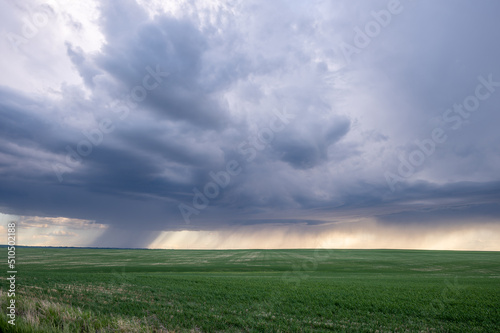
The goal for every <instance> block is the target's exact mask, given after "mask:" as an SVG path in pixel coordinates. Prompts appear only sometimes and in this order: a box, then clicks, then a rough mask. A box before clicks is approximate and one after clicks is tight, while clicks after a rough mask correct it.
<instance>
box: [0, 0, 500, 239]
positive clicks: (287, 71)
mask: <svg viewBox="0 0 500 333" xmlns="http://www.w3.org/2000/svg"><path fill="white" fill-rule="evenodd" d="M401 4H402V8H403V10H402V12H401V13H400V14H398V15H397V16H394V17H393V19H392V21H391V23H390V24H389V25H388V26H387V27H384V28H383V29H382V30H381V32H380V34H378V35H377V36H375V37H374V38H373V39H372V41H371V43H370V45H368V46H367V47H366V48H363V49H362V50H361V51H360V52H359V54H355V55H354V56H353V59H352V62H351V63H349V64H348V65H346V64H345V59H344V57H343V54H342V53H341V52H340V51H339V48H338V46H339V45H340V43H341V42H345V43H351V44H352V43H354V41H353V38H354V36H355V30H354V29H355V27H360V28H361V29H363V28H364V26H365V24H366V23H367V22H369V21H370V20H374V18H373V15H372V14H370V13H371V12H372V11H380V10H383V9H385V8H387V2H386V1H375V2H362V3H353V4H340V3H323V2H320V1H318V2H313V3H309V4H300V3H295V2H291V3H288V2H286V3H285V2H273V3H265V2H259V1H252V2H236V3H234V4H232V5H227V6H225V5H222V4H221V6H220V7H219V8H217V9H215V8H210V7H208V6H203V5H200V6H199V7H198V8H196V6H195V5H193V4H189V3H186V4H185V8H184V9H185V10H183V11H181V12H177V13H176V14H173V13H171V12H168V11H163V10H157V9H154V8H146V6H142V5H139V4H138V3H136V2H135V1H132V0H130V1H120V2H117V1H102V2H100V3H99V16H98V17H96V18H95V20H94V23H95V24H96V26H97V27H98V28H99V30H100V31H101V33H102V35H103V38H104V42H103V44H102V45H101V46H100V47H99V48H97V49H92V50H90V49H88V47H86V46H85V43H83V42H82V41H81V39H78V38H77V36H76V34H77V32H75V31H78V33H80V32H82V31H86V29H90V28H89V27H88V26H87V25H86V24H89V23H82V22H79V21H78V19H76V18H72V19H71V20H69V21H64V20H63V21H58V22H57V23H54V24H60V25H61V27H62V28H61V30H62V31H63V32H65V33H67V34H66V35H64V36H65V37H64V38H63V37H60V38H59V39H57V40H54V45H52V46H51V48H53V49H56V50H57V52H58V53H57V57H55V56H54V55H53V54H43V53H42V54H40V55H37V54H32V55H29V56H26V55H23V57H22V58H19V59H22V60H18V61H19V63H20V62H21V61H23V62H25V63H27V64H29V66H33V68H39V67H40V66H39V65H38V64H39V63H40V61H41V60H40V58H39V57H44V59H47V61H48V62H50V61H52V63H50V64H49V65H48V66H49V67H50V68H57V66H58V62H59V60H58V59H65V61H67V63H68V64H69V65H68V66H70V67H71V66H72V70H73V71H74V72H73V73H72V75H73V76H70V75H68V76H67V77H66V76H64V77H63V76H61V77H58V80H60V81H59V82H58V85H57V86H54V85H53V84H52V83H51V84H50V85H49V84H48V83H44V82H45V81H43V80H42V79H40V78H41V77H44V76H43V75H42V74H40V73H39V72H38V71H34V72H33V74H32V75H33V79H32V81H36V83H37V84H40V85H41V86H42V87H45V88H44V89H45V90H43V92H42V93H40V91H38V92H37V91H36V90H28V88H26V90H23V89H20V88H19V86H21V83H22V82H25V81H22V80H27V79H26V75H24V76H21V75H20V76H19V77H15V76H14V74H15V73H13V72H12V71H10V72H8V73H10V74H9V75H12V77H11V78H9V80H3V81H1V82H0V84H1V86H0V142H1V145H0V174H1V177H0V187H1V188H2V191H1V193H0V210H1V211H2V212H5V213H10V214H19V215H25V216H26V215H32V216H42V217H43V216H62V217H68V218H79V219H85V220H95V221H96V222H97V223H104V224H109V225H110V226H111V227H110V228H109V229H108V230H107V232H106V233H105V234H104V235H103V236H102V239H100V240H98V241H96V242H97V243H98V244H104V243H105V240H106V239H107V238H106V237H108V239H110V238H109V237H111V236H110V235H112V234H113V233H114V234H115V235H116V237H115V238H114V240H113V244H115V245H119V244H125V245H126V246H128V245H127V244H131V243H133V245H134V246H140V247H144V246H147V245H148V243H149V242H151V241H152V240H154V237H155V233H157V232H158V231H161V230H183V229H193V230H214V229H223V228H230V227H235V226H239V225H247V226H248V225H256V224H273V223H277V224H285V225H286V224H297V225H299V224H300V225H302V224H306V225H309V226H311V227H314V226H315V225H322V226H324V225H330V224H331V223H333V221H340V220H342V219H356V218H375V219H377V221H378V223H381V224H394V223H395V224H402V225H403V224H404V223H408V224H418V223H422V225H426V226H428V227H429V228H430V227H432V221H434V222H435V223H442V224H447V225H450V224H453V223H454V222H453V221H455V220H457V219H459V220H460V221H461V222H460V223H471V224H472V223H474V221H475V220H477V219H480V220H488V221H490V220H491V221H494V220H496V221H498V219H499V216H500V215H499V209H500V208H499V207H500V202H499V198H500V196H499V192H500V185H499V183H498V182H499V181H500V180H499V179H498V166H499V165H500V150H499V148H498V147H499V146H500V145H498V143H499V142H500V134H499V132H498V131H497V130H496V126H497V124H498V121H499V120H500V118H499V117H500V116H499V113H498V108H499V105H500V104H499V103H500V89H499V91H497V92H494V93H492V94H491V97H489V98H488V99H487V100H485V101H484V102H483V101H482V102H481V105H480V108H479V109H478V110H477V111H476V112H474V113H471V114H470V117H468V118H466V119H463V124H462V125H461V126H460V128H458V129H453V128H451V126H450V123H446V122H445V121H444V120H443V113H444V112H445V111H446V110H447V109H449V108H452V107H453V105H454V104H456V103H463V101H464V99H465V98H466V97H467V96H468V95H470V94H473V93H474V89H475V87H476V86H477V84H478V77H479V76H483V77H488V75H490V74H491V75H492V77H493V78H494V80H496V81H500V72H498V70H497V69H498V59H499V56H500V47H499V46H498V43H494V42H493V40H492V39H491V37H489V36H492V34H493V35H494V32H495V31H497V30H498V28H499V24H500V23H498V20H497V19H496V16H495V13H497V12H498V9H499V8H498V7H499V5H498V4H497V3H496V2H495V1H484V2H482V3H481V4H476V3H472V2H471V1H465V0H464V1H458V2H453V3H452V2H451V1H445V2H441V3H439V4H437V3H433V2H430V1H423V2H418V3H414V2H409V1H401ZM8 8H10V7H8ZM9 10H11V11H12V13H14V14H15V15H18V16H19V17H21V16H22V15H24V14H23V12H22V11H20V10H18V9H16V10H14V9H12V8H11V9H9ZM54 10H55V11H56V13H55V17H62V16H63V15H62V13H58V12H57V10H58V9H57V8H55V9H54ZM277 11H279V12H280V15H276V12H277ZM0 15H3V14H0ZM19 21H20V19H19V20H18V21H16V20H15V19H12V20H8V21H6V22H7V23H6V28H7V29H8V30H10V31H19V29H18V28H16V26H15V22H19ZM423 22H425V24H423ZM74 26H78V27H79V28H78V29H76V30H75V29H74ZM15 29H17V30H15ZM47 29H48V30H47V31H49V28H47ZM64 29H67V30H64ZM54 30H57V29H55V28H54ZM50 31H51V33H52V30H50ZM70 31H71V33H69V32H70ZM51 36H52V35H51ZM42 37H43V36H41V37H40V39H38V40H33V44H31V45H28V46H29V47H35V46H36V45H39V44H40V45H41V46H40V47H41V48H40V50H41V51H44V50H46V49H50V48H49V42H50V41H48V40H45V39H44V38H45V37H44V38H42ZM4 42H5V41H4ZM28 46H27V47H28ZM12 52H14V51H11V50H10V51H9V50H6V51H2V53H5V56H6V59H9V61H10V62H11V63H13V64H16V66H17V63H16V62H15V60H14V59H15V57H14V56H13V53H12ZM54 52H56V51H54ZM54 54H55V53H54ZM60 66H61V68H63V67H62V66H63V65H60ZM64 66H66V65H64ZM15 68H18V67H15ZM64 68H66V67H64ZM148 68H149V69H150V70H160V71H162V72H164V73H168V76H166V75H165V76H164V77H162V80H161V82H158V83H159V84H158V86H157V87H155V88H154V89H151V90H147V96H146V97H145V98H144V100H143V101H141V102H138V103H136V104H137V106H136V107H129V113H128V115H127V116H126V117H120V116H122V115H123V112H122V111H123V108H124V107H125V106H124V105H126V103H127V102H126V99H127V95H129V94H130V93H131V91H133V89H134V87H136V86H138V85H139V86H140V85H141V84H143V82H144V78H145V76H146V75H151V74H150V71H149V70H148ZM3 69H4V70H5V71H6V72H7V70H8V68H7V67H4V68H3ZM44 75H45V74H44ZM75 78H76V79H75ZM16 80H20V81H19V83H18V82H17V81H16ZM54 80H55V79H54ZM26 82H27V81H26ZM150 82H155V81H150ZM54 87H56V88H54ZM30 89H31V88H30ZM276 111H278V112H288V113H289V114H292V115H293V119H291V120H290V121H289V122H285V123H283V124H282V125H283V126H282V127H280V130H276V131H274V132H272V137H269V135H268V134H269V129H270V128H272V125H270V124H272V122H273V121H277V120H276V115H275V113H276ZM104 120H109V121H110V122H111V123H112V125H113V130H112V132H111V133H107V134H106V133H105V134H103V136H102V140H100V141H102V142H100V143H99V144H94V145H93V146H92V152H91V153H90V154H88V156H83V157H82V158H81V161H79V162H75V163H68V147H69V149H71V150H72V151H77V150H78V144H79V143H81V142H83V141H85V140H87V141H89V140H90V139H89V138H88V136H89V135H91V134H89V133H95V130H96V129H98V128H99V124H100V123H101V122H102V121H104ZM278 121H279V119H278ZM276 124H277V123H276ZM436 127H441V128H442V129H444V131H445V134H446V135H447V140H446V142H444V143H441V144H438V145H436V147H435V151H434V152H433V153H432V155H430V156H429V157H427V158H426V160H425V162H424V163H423V164H422V165H420V166H418V167H415V170H414V172H413V174H412V175H411V176H410V177H402V178H401V180H400V181H399V182H398V184H397V186H396V191H395V192H392V191H391V189H390V188H389V186H388V185H387V183H386V179H385V177H384V173H385V172H387V171H391V172H397V169H398V167H399V165H400V163H401V162H400V156H404V157H405V156H406V157H405V158H408V155H409V154H410V153H411V152H412V151H414V150H415V149H418V145H417V144H416V143H415V140H417V141H422V140H426V139H428V138H429V137H431V133H432V130H433V129H434V128H436ZM92 131H94V132H92ZM266 131H267V132H266ZM263 133H264V134H266V133H267V134H266V135H268V137H267V139H266V138H265V135H264V134H263ZM263 135H264V136H263ZM259 137H260V139H259ZM94 139H96V137H94ZM266 140H267V141H266ZM242 144H243V147H245V149H246V150H245V151H246V152H249V151H252V154H250V153H242V152H241V149H240V146H241V145H242ZM253 154H255V156H253ZM250 156H252V158H249V157H250ZM233 160H235V161H237V162H238V163H239V164H238V165H239V166H240V167H241V170H242V171H241V173H240V174H238V175H235V176H232V177H231V179H230V183H229V185H228V186H227V187H225V188H224V189H222V188H220V189H219V194H218V195H216V196H215V197H214V198H210V200H208V201H209V204H208V207H207V208H203V209H197V210H198V213H197V214H194V215H192V219H191V223H190V224H186V223H185V221H184V219H183V216H182V214H181V213H180V211H179V204H181V203H182V204H184V205H188V206H189V207H194V205H193V200H194V196H195V191H194V189H197V190H200V191H201V192H203V191H204V186H205V185H206V184H208V183H210V182H214V180H213V177H212V176H211V175H210V173H211V172H212V173H217V172H220V171H222V170H225V169H226V165H227V163H228V162H230V161H233ZM54 165H59V166H61V165H62V166H63V169H62V170H64V175H63V178H64V180H63V181H62V182H59V180H58V177H57V176H56V174H55V173H54ZM427 221H431V223H428V222H427ZM457 223H458V222H457ZM139 229H141V230H142V231H141V232H142V236H141V237H142V239H143V240H142V241H137V242H132V239H133V238H134V237H132V236H131V235H133V234H134V233H135V232H137V230H139ZM97 243H96V244H97Z"/></svg>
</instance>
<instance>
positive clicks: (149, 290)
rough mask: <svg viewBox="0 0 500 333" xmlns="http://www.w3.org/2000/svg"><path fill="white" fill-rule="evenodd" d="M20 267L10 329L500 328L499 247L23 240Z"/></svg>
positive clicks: (2, 321) (0, 298)
mask: <svg viewBox="0 0 500 333" xmlns="http://www.w3.org/2000/svg"><path fill="white" fill-rule="evenodd" d="M0 250H1V253H2V257H3V258H7V253H6V249H5V248H2V249H0ZM2 267H4V269H3V271H4V272H6V271H7V266H6V265H3V266H2ZM17 269H18V274H17V281H16V283H17V293H16V302H17V307H18V308H17V311H18V313H17V320H16V326H15V329H12V326H11V325H9V324H7V317H6V307H7V295H6V293H5V291H6V290H7V289H8V288H7V280H6V277H7V273H4V274H3V276H1V280H0V281H1V287H2V295H0V302H1V308H2V314H1V316H0V329H1V330H2V332H300V331H303V332H325V331H334V332H336V331H338V332H499V331H500V329H499V327H500V310H499V309H500V253H498V252H452V251H410V250H235V251H232V250H231V251H184V250H182V251H181V250H108V249H48V248H18V249H17Z"/></svg>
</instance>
